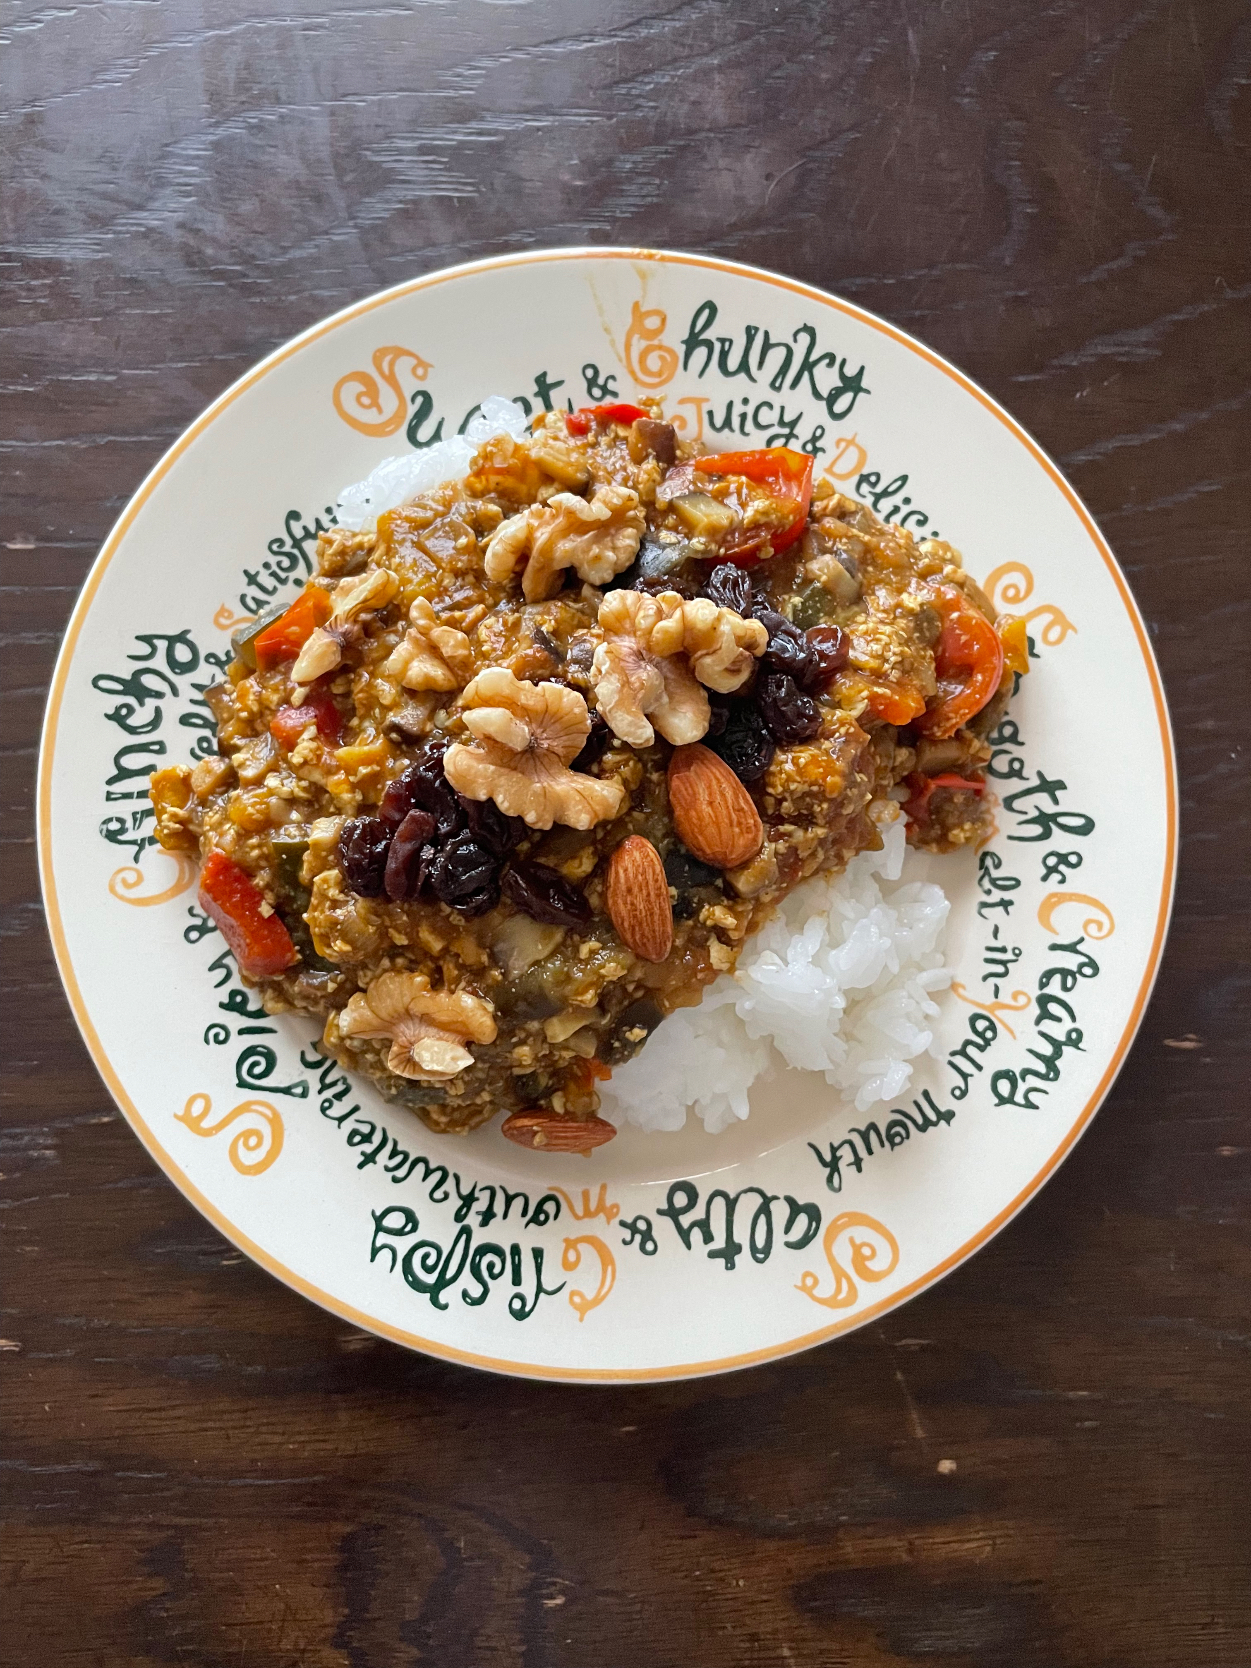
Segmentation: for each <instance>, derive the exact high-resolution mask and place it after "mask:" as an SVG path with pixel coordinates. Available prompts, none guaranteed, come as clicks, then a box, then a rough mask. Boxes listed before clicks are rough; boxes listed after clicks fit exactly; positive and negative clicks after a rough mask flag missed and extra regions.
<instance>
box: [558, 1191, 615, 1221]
mask: <svg viewBox="0 0 1251 1668" xmlns="http://www.w3.org/2000/svg"><path fill="white" fill-rule="evenodd" d="M547 1190H548V1192H549V1193H558V1194H559V1195H560V1197H561V1198H562V1199H563V1200H564V1201H565V1205H566V1207H567V1209H568V1211H569V1214H570V1216H572V1217H573V1219H574V1221H575V1222H586V1221H588V1220H589V1219H590V1218H591V1217H593V1216H602V1217H603V1218H604V1221H605V1222H610V1223H611V1222H615V1221H616V1220H617V1218H618V1217H619V1216H620V1215H621V1206H620V1205H614V1204H613V1203H612V1201H611V1200H610V1199H609V1197H608V1183H607V1182H600V1184H599V1194H598V1196H597V1198H596V1200H595V1203H594V1204H592V1203H591V1190H590V1188H589V1187H584V1188H583V1189H582V1209H581V1210H579V1209H578V1207H577V1206H576V1205H575V1204H574V1202H573V1200H572V1199H571V1198H570V1197H569V1195H568V1194H567V1193H566V1192H565V1190H564V1188H563V1187H560V1186H558V1185H557V1184H556V1183H555V1182H549V1183H548V1187H547Z"/></svg>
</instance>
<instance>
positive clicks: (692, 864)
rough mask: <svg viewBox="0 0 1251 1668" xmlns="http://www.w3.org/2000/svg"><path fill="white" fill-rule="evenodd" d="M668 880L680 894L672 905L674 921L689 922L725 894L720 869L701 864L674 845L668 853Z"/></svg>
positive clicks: (666, 854)
mask: <svg viewBox="0 0 1251 1668" xmlns="http://www.w3.org/2000/svg"><path fill="white" fill-rule="evenodd" d="M665 879H666V880H667V881H668V882H669V884H670V886H672V887H673V889H674V891H675V892H676V893H677V897H676V898H675V899H674V902H673V918H674V920H675V921H689V920H690V919H691V917H692V916H694V915H697V914H698V913H699V911H700V910H701V909H702V908H703V906H704V905H705V904H709V903H713V902H715V901H716V899H717V898H718V897H720V896H721V895H722V894H723V892H724V887H723V886H722V882H721V870H720V869H714V868H712V867H711V866H710V865H709V864H707V863H701V862H700V861H699V859H698V857H692V855H691V853H690V852H689V851H687V849H686V847H685V846H681V845H672V846H670V848H669V850H668V851H667V852H666V853H665Z"/></svg>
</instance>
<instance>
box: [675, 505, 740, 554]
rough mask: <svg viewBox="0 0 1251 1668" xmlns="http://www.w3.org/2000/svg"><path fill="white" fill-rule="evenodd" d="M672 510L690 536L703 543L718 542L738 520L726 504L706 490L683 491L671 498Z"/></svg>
mask: <svg viewBox="0 0 1251 1668" xmlns="http://www.w3.org/2000/svg"><path fill="white" fill-rule="evenodd" d="M673 510H674V513H675V514H676V515H677V518H678V520H679V521H680V522H681V523H682V525H683V527H685V528H686V530H687V532H688V533H689V534H690V535H691V537H692V538H693V539H698V540H699V541H700V543H701V544H705V545H711V544H716V543H718V542H719V541H720V540H721V539H723V538H724V537H725V535H726V534H727V533H728V532H729V531H730V528H731V527H733V526H734V524H735V522H736V521H737V520H738V516H737V515H736V514H735V512H734V511H733V510H732V509H731V508H730V506H729V505H728V504H722V503H719V502H718V500H717V499H715V498H710V497H709V496H708V494H707V493H706V492H684V493H683V494H682V496H681V497H680V498H675V499H674V500H673Z"/></svg>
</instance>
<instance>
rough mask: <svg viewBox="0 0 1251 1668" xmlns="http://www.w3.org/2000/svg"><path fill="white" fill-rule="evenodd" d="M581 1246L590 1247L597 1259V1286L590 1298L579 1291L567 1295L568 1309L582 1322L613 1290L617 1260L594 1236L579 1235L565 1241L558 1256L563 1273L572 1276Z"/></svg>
mask: <svg viewBox="0 0 1251 1668" xmlns="http://www.w3.org/2000/svg"><path fill="white" fill-rule="evenodd" d="M583 1245H588V1246H590V1248H591V1250H592V1251H594V1253H595V1255H596V1256H597V1257H598V1258H599V1285H598V1286H597V1287H596V1289H595V1293H594V1295H593V1296H592V1297H588V1296H587V1295H586V1293H585V1292H580V1291H571V1292H570V1293H569V1307H570V1308H571V1309H573V1310H574V1311H575V1312H576V1313H577V1317H578V1319H579V1320H580V1321H584V1320H585V1319H586V1317H587V1316H588V1315H589V1314H590V1312H591V1310H592V1309H598V1308H599V1306H600V1304H601V1303H602V1302H603V1301H604V1299H605V1298H606V1297H607V1296H608V1294H609V1292H610V1291H611V1290H612V1289H613V1286H614V1284H615V1283H616V1279H617V1259H616V1258H615V1257H614V1256H613V1254H612V1252H611V1251H610V1250H609V1249H608V1247H607V1246H606V1245H605V1244H604V1242H603V1240H602V1239H597V1238H596V1237H595V1235H594V1234H580V1235H579V1236H578V1237H577V1238H576V1239H567V1240H566V1241H565V1248H564V1250H563V1251H562V1252H561V1254H560V1266H561V1267H562V1268H563V1269H564V1270H565V1272H566V1273H567V1274H572V1273H573V1271H574V1269H575V1268H577V1266H578V1264H579V1263H580V1262H581V1261H582V1252H581V1249H580V1247H581V1246H583Z"/></svg>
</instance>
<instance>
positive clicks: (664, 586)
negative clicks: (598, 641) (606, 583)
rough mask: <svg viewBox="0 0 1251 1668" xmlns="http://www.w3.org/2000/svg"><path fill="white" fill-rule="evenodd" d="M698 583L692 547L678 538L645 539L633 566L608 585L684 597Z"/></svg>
mask: <svg viewBox="0 0 1251 1668" xmlns="http://www.w3.org/2000/svg"><path fill="white" fill-rule="evenodd" d="M698 586H699V576H698V574H697V573H696V570H695V568H694V565H693V563H692V561H691V547H690V545H689V544H687V542H686V541H685V539H676V540H674V541H672V542H671V543H665V542H664V541H662V540H660V539H645V540H644V541H643V543H642V545H641V546H640V548H639V553H638V555H637V556H636V557H635V558H634V560H633V562H631V564H630V566H629V567H628V568H626V570H625V572H624V573H619V574H618V575H617V577H616V578H615V579H614V580H613V582H612V585H611V586H610V587H608V588H609V589H611V590H627V591H677V592H679V593H680V594H681V595H682V596H687V597H693V596H694V595H695V593H696V590H697V589H698ZM575 641H576V639H575Z"/></svg>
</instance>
